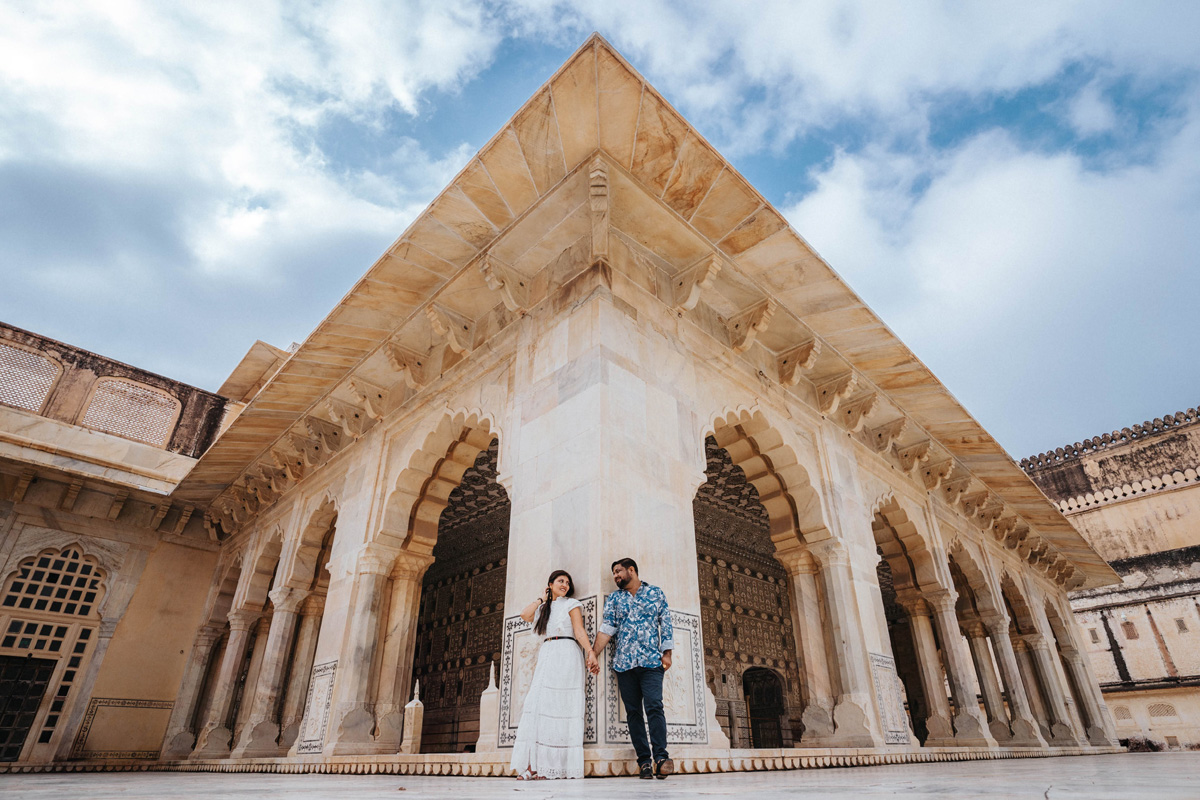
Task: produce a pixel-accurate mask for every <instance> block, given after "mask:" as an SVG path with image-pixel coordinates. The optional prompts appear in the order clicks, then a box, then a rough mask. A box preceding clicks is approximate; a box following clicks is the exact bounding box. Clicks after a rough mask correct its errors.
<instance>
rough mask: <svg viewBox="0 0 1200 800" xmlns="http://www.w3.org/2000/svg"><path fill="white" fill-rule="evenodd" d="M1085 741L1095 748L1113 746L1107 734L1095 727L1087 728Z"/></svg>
mask: <svg viewBox="0 0 1200 800" xmlns="http://www.w3.org/2000/svg"><path fill="white" fill-rule="evenodd" d="M1087 740H1088V744H1091V745H1093V746H1095V747H1112V746H1113V744H1115V743H1114V742H1113V741H1112V740H1111V739H1109V738H1108V734H1106V733H1105V732H1104V731H1103V729H1101V728H1099V727H1097V726H1095V725H1093V726H1092V727H1090V728H1088V731H1087Z"/></svg>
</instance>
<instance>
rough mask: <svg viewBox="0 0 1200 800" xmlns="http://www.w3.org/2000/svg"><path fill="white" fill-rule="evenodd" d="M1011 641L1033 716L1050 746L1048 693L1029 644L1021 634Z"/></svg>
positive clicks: (1013, 637)
mask: <svg viewBox="0 0 1200 800" xmlns="http://www.w3.org/2000/svg"><path fill="white" fill-rule="evenodd" d="M1011 641H1012V646H1013V653H1014V654H1015V656H1016V659H1017V668H1018V669H1019V670H1020V672H1021V682H1022V683H1023V684H1024V685H1025V694H1026V696H1027V697H1028V698H1029V705H1030V707H1031V708H1032V709H1033V718H1034V720H1035V721H1036V722H1037V726H1038V733H1039V734H1040V735H1041V737H1042V740H1043V741H1044V742H1046V744H1047V746H1049V745H1050V744H1052V742H1051V740H1050V714H1049V712H1048V711H1047V710H1046V693H1045V692H1044V691H1042V685H1041V681H1040V680H1039V679H1038V675H1037V669H1036V668H1035V667H1034V665H1033V656H1032V655H1031V654H1030V652H1029V645H1027V644H1025V640H1024V639H1023V638H1021V637H1020V636H1019V635H1014V636H1012V637H1011Z"/></svg>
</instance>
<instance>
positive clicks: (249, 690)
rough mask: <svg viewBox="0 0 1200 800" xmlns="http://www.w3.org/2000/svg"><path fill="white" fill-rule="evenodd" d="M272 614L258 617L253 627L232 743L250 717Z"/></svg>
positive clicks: (239, 735) (265, 650)
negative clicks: (252, 637)
mask: <svg viewBox="0 0 1200 800" xmlns="http://www.w3.org/2000/svg"><path fill="white" fill-rule="evenodd" d="M272 617H274V614H273V613H272V614H264V615H263V616H261V617H259V619H258V624H256V625H255V626H254V644H253V645H252V648H253V649H252V650H251V651H250V664H249V665H248V666H247V667H246V681H245V683H243V684H242V696H241V698H240V699H239V700H238V704H237V720H236V722H235V723H234V726H233V741H234V742H237V741H239V740H240V739H241V737H242V731H243V729H244V728H245V727H246V719H247V718H248V717H249V716H250V705H251V704H252V703H253V701H254V693H255V691H256V690H257V687H258V676H259V674H260V673H261V672H262V665H263V658H264V657H265V656H266V652H267V636H268V635H269V634H270V632H271V619H272Z"/></svg>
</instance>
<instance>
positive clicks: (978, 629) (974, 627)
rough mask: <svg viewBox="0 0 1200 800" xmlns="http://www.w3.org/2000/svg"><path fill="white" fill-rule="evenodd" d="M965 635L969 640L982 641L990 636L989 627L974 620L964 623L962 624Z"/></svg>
mask: <svg viewBox="0 0 1200 800" xmlns="http://www.w3.org/2000/svg"><path fill="white" fill-rule="evenodd" d="M959 627H960V628H962V632H963V635H964V636H966V637H967V638H968V639H982V638H984V637H985V636H987V635H988V629H987V626H986V625H984V624H983V622H982V621H981V620H977V619H973V620H969V621H967V622H964V623H960V625H959Z"/></svg>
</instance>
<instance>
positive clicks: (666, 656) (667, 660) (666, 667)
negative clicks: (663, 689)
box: [662, 650, 671, 672]
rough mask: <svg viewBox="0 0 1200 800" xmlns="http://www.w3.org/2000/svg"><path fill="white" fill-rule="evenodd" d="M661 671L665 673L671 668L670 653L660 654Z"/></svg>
mask: <svg viewBox="0 0 1200 800" xmlns="http://www.w3.org/2000/svg"><path fill="white" fill-rule="evenodd" d="M662 662H663V671H664V672H666V671H667V670H669V669H670V668H671V651H670V650H663V654H662Z"/></svg>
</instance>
